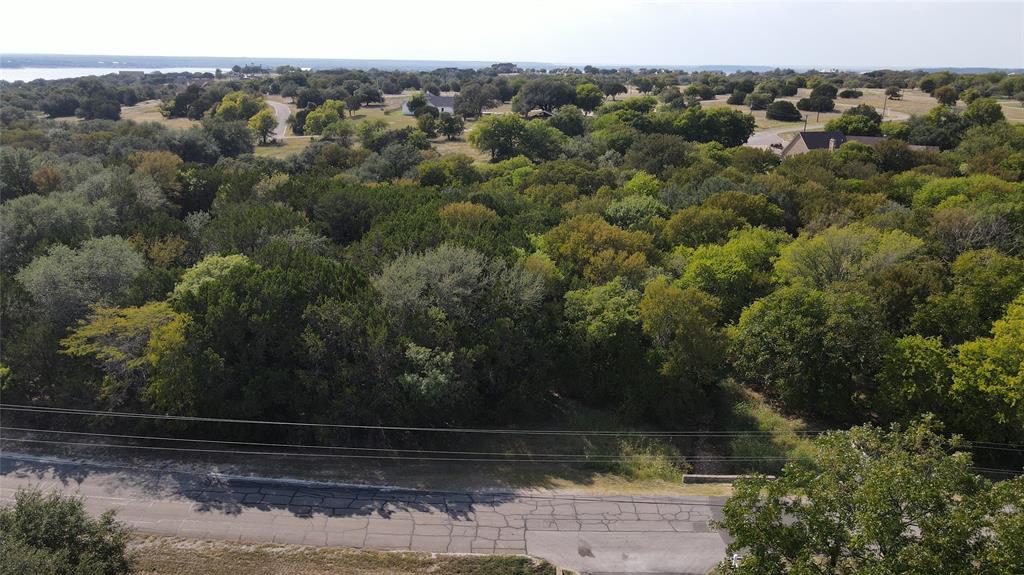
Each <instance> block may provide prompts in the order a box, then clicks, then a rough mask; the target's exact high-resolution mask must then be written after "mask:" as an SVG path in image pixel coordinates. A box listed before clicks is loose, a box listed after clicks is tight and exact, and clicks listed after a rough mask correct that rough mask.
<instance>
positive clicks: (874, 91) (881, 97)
mask: <svg viewBox="0 0 1024 575" xmlns="http://www.w3.org/2000/svg"><path fill="white" fill-rule="evenodd" d="M860 91H861V92H863V93H864V94H863V95H862V96H861V97H860V98H836V109H835V111H834V112H829V113H822V114H820V115H819V114H818V113H817V112H804V113H805V114H807V115H808V126H810V125H812V124H825V123H827V122H828V121H829V120H832V119H833V118H836V117H838V116H840V115H841V114H842V112H843V110H846V109H849V108H852V107H854V106H859V105H861V104H867V105H869V106H872V107H874V108H875V109H876V110H878V112H879V113H881V112H882V108H883V105H884V107H885V110H886V114H885V120H886V121H901V120H906V119H907V116H922V115H924V114H927V113H928V111H929V110H931V109H932V108H934V107H935V106H938V105H939V103H938V102H937V101H936V100H935V98H933V97H931V96H929V95H928V94H927V93H925V92H922V91H920V90H903V98H902V99H901V100H889V101H888V102H885V90H883V89H881V88H860ZM810 94H811V91H810V90H809V89H807V88H801V89H800V90H799V91H798V92H797V95H796V96H790V97H785V98H779V99H780V100H787V101H790V102H793V103H794V104H796V102H797V100H799V99H800V98H806V97H808V96H810ZM728 97H729V96H728V95H726V94H721V95H719V96H717V97H716V98H715V99H714V100H707V101H704V102H701V105H702V106H706V107H715V106H729V107H730V108H732V109H734V110H739V111H741V112H748V113H750V114H751V115H752V116H754V120H755V122H756V125H757V128H758V129H760V130H770V129H775V128H782V127H786V126H792V127H793V130H794V131H797V130H800V129H802V127H803V122H780V121H778V120H769V119H768V118H766V117H765V112H764V110H755V111H751V110H750V109H749V108H748V107H747V106H743V105H731V104H727V103H726V99H728ZM999 103H1000V105H1001V106H1002V107H1003V114H1005V115H1006V119H1007V120H1008V121H1010V122H1015V123H1024V106H1022V105H1021V103H1020V102H1016V101H1013V100H1000V101H999ZM966 107H967V106H966V105H965V104H964V103H963V102H959V103H958V105H957V109H959V110H961V111H963V110H964V109H965V108H966Z"/></svg>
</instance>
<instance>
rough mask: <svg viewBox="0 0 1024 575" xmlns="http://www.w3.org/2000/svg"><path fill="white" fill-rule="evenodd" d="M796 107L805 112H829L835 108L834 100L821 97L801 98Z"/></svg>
mask: <svg viewBox="0 0 1024 575" xmlns="http://www.w3.org/2000/svg"><path fill="white" fill-rule="evenodd" d="M796 107H797V108H798V109H800V110H803V111H805V112H831V111H832V110H833V109H835V107H836V103H835V100H832V99H831V98H823V97H814V96H812V97H810V98H801V99H800V101H799V102H797V103H796Z"/></svg>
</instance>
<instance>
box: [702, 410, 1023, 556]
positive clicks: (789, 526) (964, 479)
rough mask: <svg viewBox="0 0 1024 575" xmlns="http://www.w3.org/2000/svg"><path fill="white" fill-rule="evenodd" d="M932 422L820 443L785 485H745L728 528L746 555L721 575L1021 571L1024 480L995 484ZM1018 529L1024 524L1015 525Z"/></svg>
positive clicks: (732, 504)
mask: <svg viewBox="0 0 1024 575" xmlns="http://www.w3.org/2000/svg"><path fill="white" fill-rule="evenodd" d="M960 447H961V444H960V443H959V442H958V441H956V440H955V439H954V440H947V439H945V438H944V437H942V436H941V435H939V434H938V433H937V432H936V429H935V426H933V425H929V424H927V423H917V424H913V425H910V426H909V427H907V428H906V429H903V428H900V427H898V426H894V427H892V428H891V429H890V430H889V431H884V430H881V429H878V428H875V427H871V426H865V427H855V428H852V429H850V430H849V431H834V432H829V433H827V434H825V435H823V436H821V437H819V438H817V439H816V440H815V442H814V448H813V456H811V457H808V458H806V459H801V460H797V461H793V462H790V463H788V464H787V465H786V467H785V469H784V470H783V472H782V474H781V475H780V476H779V478H778V479H775V480H769V479H768V478H766V477H764V476H753V477H749V478H746V479H743V480H740V481H739V482H737V484H736V486H735V487H734V490H733V495H732V497H730V499H729V501H728V502H727V503H726V505H725V508H724V509H723V514H724V516H725V518H724V520H723V521H722V522H721V524H720V525H721V527H722V528H724V529H727V530H728V531H729V534H730V535H732V537H733V538H734V540H733V542H732V543H730V544H729V547H728V550H727V552H730V553H731V552H738V553H741V554H742V558H741V559H740V560H739V564H738V566H735V567H734V566H733V565H732V564H731V562H730V561H728V560H727V561H724V562H723V563H722V564H721V565H720V566H719V569H720V570H721V571H722V572H723V573H735V574H737V575H740V574H750V575H761V574H768V573H772V574H778V573H794V574H796V573H801V574H821V575H835V574H851V575H852V574H855V573H938V572H943V573H962V574H967V573H993V574H1003V573H1007V574H1008V573H1012V572H1014V571H1015V570H1019V569H1020V568H1021V566H1024V562H1022V560H1021V558H1020V554H1018V553H1013V552H1010V554H1009V556H1005V557H1002V556H1000V557H998V558H997V559H996V560H995V562H994V563H990V559H991V558H994V557H996V555H997V554H998V553H999V552H1001V551H1004V550H1006V549H1007V548H1008V547H1007V546H1010V547H1012V546H1014V545H1019V544H1020V542H1021V539H1020V536H1021V532H1020V527H1019V525H1020V524H1021V514H1022V513H1024V511H1022V509H1024V507H1022V506H1021V505H1020V502H1021V500H1022V496H1021V494H1022V493H1024V480H1022V479H1021V478H1017V479H1014V480H1011V481H1007V482H1005V483H1004V484H1003V486H1000V487H997V488H995V489H993V487H992V484H991V483H990V482H988V481H986V480H985V479H982V478H981V477H979V476H977V475H974V473H973V472H972V461H971V457H970V455H968V454H967V453H964V452H963V451H961V450H960ZM1013 526H1016V527H1013Z"/></svg>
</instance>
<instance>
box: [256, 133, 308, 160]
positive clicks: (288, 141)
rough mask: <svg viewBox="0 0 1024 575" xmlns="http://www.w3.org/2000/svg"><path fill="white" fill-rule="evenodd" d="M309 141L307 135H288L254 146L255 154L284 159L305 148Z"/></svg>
mask: <svg viewBox="0 0 1024 575" xmlns="http://www.w3.org/2000/svg"><path fill="white" fill-rule="evenodd" d="M311 141H312V138H309V137H304V136H289V137H287V138H285V139H283V140H278V141H276V142H274V143H272V144H267V145H266V146H256V155H257V156H266V157H268V158H279V159H284V158H287V157H289V156H292V155H295V154H297V153H299V152H301V151H302V150H305V149H306V146H308V145H309V143H310V142H311Z"/></svg>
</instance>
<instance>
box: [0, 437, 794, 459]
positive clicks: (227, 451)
mask: <svg viewBox="0 0 1024 575" xmlns="http://www.w3.org/2000/svg"><path fill="white" fill-rule="evenodd" d="M0 441H15V442H19V443H43V444H50V445H73V446H80V447H110V448H118V449H143V450H151V451H174V452H184V453H220V454H233V455H260V456H265V457H315V458H338V459H387V460H397V461H407V460H416V461H466V462H471V463H608V462H609V461H616V460H594V459H589V458H577V459H570V458H564V459H506V458H478V457H432V456H408V455H358V454H351V453H289V452H280V451H277V452H275V451H253V450H238V449H205V448H195V447H160V446H154V445H124V444H117V443H93V442H75V441H53V440H46V439H25V438H13V437H5V438H3V439H2V440H0ZM619 459H624V457H621V458H619ZM685 459H686V460H691V461H792V460H794V459H810V458H800V457H737V458H731V456H723V457H719V456H697V457H689V458H685Z"/></svg>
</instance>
